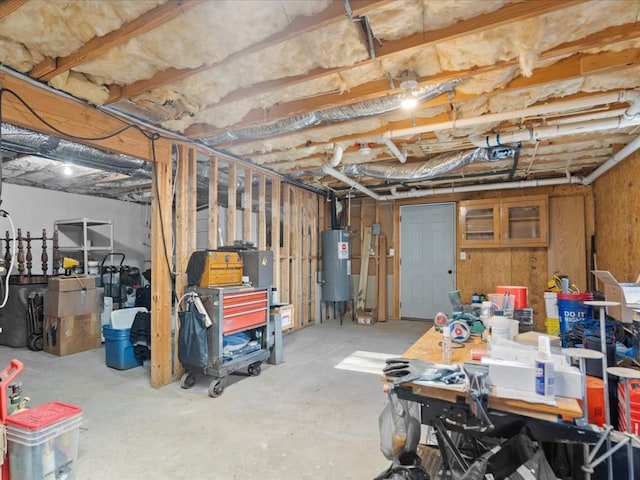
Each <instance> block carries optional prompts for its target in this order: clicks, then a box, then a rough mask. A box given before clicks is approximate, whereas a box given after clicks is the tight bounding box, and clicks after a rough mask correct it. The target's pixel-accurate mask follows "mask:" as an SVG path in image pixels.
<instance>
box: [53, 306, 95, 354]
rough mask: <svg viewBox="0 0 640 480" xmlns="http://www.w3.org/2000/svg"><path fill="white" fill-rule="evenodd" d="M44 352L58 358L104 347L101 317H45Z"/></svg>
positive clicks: (93, 315)
mask: <svg viewBox="0 0 640 480" xmlns="http://www.w3.org/2000/svg"><path fill="white" fill-rule="evenodd" d="M42 326H43V337H44V347H43V348H44V351H45V352H48V353H52V354H54V355H58V356H64V355H71V354H72V353H78V352H85V351H87V350H94V349H96V348H100V346H101V345H102V339H101V334H102V332H101V326H100V315H99V314H97V313H91V314H88V315H76V316H71V317H56V316H53V315H45V317H44V321H43V325H42Z"/></svg>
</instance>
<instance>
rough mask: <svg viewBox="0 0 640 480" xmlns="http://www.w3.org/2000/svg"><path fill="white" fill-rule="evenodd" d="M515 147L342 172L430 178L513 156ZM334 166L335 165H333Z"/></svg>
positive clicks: (356, 167)
mask: <svg viewBox="0 0 640 480" xmlns="http://www.w3.org/2000/svg"><path fill="white" fill-rule="evenodd" d="M514 152H515V150H514V149H513V148H507V149H503V150H502V151H500V152H499V153H495V152H494V151H493V150H492V149H489V148H476V149H473V150H466V151H462V152H449V153H444V154H442V155H438V156H437V157H434V158H432V159H431V160H429V161H428V162H425V163H421V164H410V165H380V164H369V165H366V164H353V165H349V166H346V167H344V168H343V169H342V173H344V174H346V175H350V176H354V177H356V176H359V175H366V176H368V177H374V178H383V179H385V180H411V181H420V180H429V179H431V178H436V177H439V176H441V175H444V174H445V173H448V172H450V171H451V170H455V169H457V168H461V167H464V166H466V165H469V164H470V163H472V162H476V161H484V162H490V161H495V160H502V159H504V158H507V157H512V156H513V154H514ZM331 166H334V165H331Z"/></svg>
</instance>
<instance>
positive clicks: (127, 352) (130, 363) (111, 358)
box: [102, 325, 142, 370]
mask: <svg viewBox="0 0 640 480" xmlns="http://www.w3.org/2000/svg"><path fill="white" fill-rule="evenodd" d="M130 334H131V329H130V328H112V327H111V326H109V325H104V326H103V327H102V335H104V352H105V357H106V361H107V366H108V367H111V368H116V369H118V370H128V369H130V368H135V367H139V366H140V365H142V364H141V363H140V362H139V361H138V360H136V357H135V355H134V351H133V345H132V344H131V339H130Z"/></svg>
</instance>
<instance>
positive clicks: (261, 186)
mask: <svg viewBox="0 0 640 480" xmlns="http://www.w3.org/2000/svg"><path fill="white" fill-rule="evenodd" d="M266 194H267V186H266V179H265V176H264V173H260V174H258V249H259V250H266V249H267V202H266V198H265V195H266ZM272 228H273V225H272ZM274 273H275V272H274Z"/></svg>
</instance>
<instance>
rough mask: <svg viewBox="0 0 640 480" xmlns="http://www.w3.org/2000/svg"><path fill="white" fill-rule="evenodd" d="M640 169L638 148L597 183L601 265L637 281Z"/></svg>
mask: <svg viewBox="0 0 640 480" xmlns="http://www.w3.org/2000/svg"><path fill="white" fill-rule="evenodd" d="M639 171H640V152H636V153H634V154H633V155H631V156H630V157H629V158H627V159H625V160H623V161H622V162H621V163H620V164H618V165H616V166H615V167H614V168H612V169H611V170H609V171H608V172H606V173H605V174H604V175H602V176H601V177H600V178H598V179H597V180H596V181H595V182H594V184H593V196H594V203H595V206H596V208H595V225H596V232H597V233H596V242H595V244H596V258H597V266H598V269H599V270H609V271H610V272H611V273H612V274H613V276H614V277H615V278H616V280H618V281H620V282H635V281H636V279H637V278H638V274H640V210H639V209H638V205H640V188H639V187H640V175H639V174H638V172H639ZM599 288H600V290H602V288H603V287H602V285H601V284H600V285H599Z"/></svg>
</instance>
